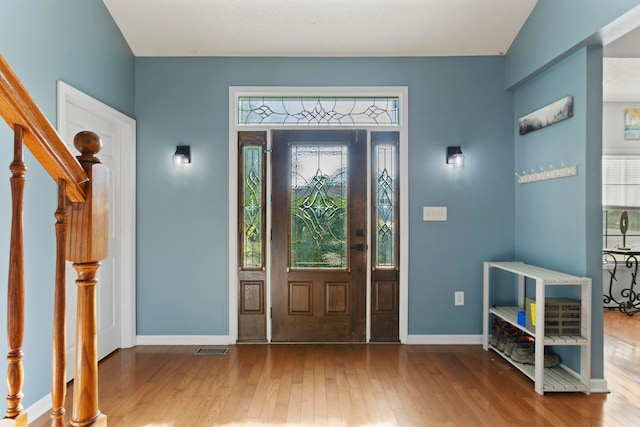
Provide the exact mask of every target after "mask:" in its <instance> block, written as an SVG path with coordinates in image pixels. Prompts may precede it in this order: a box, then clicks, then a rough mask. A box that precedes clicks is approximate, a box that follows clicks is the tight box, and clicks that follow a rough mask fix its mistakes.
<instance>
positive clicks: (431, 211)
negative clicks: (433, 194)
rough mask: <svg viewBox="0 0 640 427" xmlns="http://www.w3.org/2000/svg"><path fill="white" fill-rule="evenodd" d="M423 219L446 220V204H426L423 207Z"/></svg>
mask: <svg viewBox="0 0 640 427" xmlns="http://www.w3.org/2000/svg"><path fill="white" fill-rule="evenodd" d="M422 219H423V220H424V221H446V220H447V207H446V206H424V207H423V208H422Z"/></svg>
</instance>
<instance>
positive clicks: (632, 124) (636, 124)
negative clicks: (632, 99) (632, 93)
mask: <svg viewBox="0 0 640 427" xmlns="http://www.w3.org/2000/svg"><path fill="white" fill-rule="evenodd" d="M624 139H640V108H625V110H624Z"/></svg>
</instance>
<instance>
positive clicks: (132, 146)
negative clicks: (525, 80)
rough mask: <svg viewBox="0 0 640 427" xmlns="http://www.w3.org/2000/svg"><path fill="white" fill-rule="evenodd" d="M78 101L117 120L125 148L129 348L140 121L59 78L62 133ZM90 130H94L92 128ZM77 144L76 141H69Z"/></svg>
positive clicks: (124, 298) (124, 289)
mask: <svg viewBox="0 0 640 427" xmlns="http://www.w3.org/2000/svg"><path fill="white" fill-rule="evenodd" d="M67 104H74V105H76V106H78V107H79V108H81V109H84V110H87V111H91V112H93V113H95V114H96V115H98V116H101V117H105V118H108V119H109V120H110V121H113V122H115V123H117V125H118V127H119V129H120V137H121V140H122V147H121V151H120V159H119V161H120V171H121V176H120V179H121V182H122V183H123V185H122V193H121V207H122V209H121V211H120V215H119V216H118V217H116V218H115V219H114V220H115V221H119V223H120V227H121V230H122V234H121V236H120V238H121V247H120V248H119V249H120V254H121V255H122V260H121V269H120V271H121V274H120V277H117V278H116V280H118V281H119V283H120V285H121V293H120V301H118V302H117V303H119V304H120V313H121V318H120V336H121V341H120V345H121V347H122V348H129V347H133V346H135V345H136V240H135V239H136V185H135V184H136V121H135V120H134V119H132V118H131V117H128V116H126V115H124V114H122V113H121V112H119V111H117V110H115V109H113V108H111V107H109V106H108V105H106V104H103V103H102V102H100V101H98V100H96V99H94V98H92V97H90V96H89V95H87V94H85V93H83V92H81V91H79V90H78V89H75V88H73V87H72V86H69V85H68V84H66V83H64V82H62V81H58V133H60V134H61V135H64V134H66V133H67V129H66V126H67V112H66V105H67ZM89 130H90V129H89ZM65 143H66V144H68V145H70V144H73V141H65Z"/></svg>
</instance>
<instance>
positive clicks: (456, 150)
mask: <svg viewBox="0 0 640 427" xmlns="http://www.w3.org/2000/svg"><path fill="white" fill-rule="evenodd" d="M447 164H452V165H455V167H456V168H458V169H459V168H462V167H463V166H464V154H462V150H461V149H460V147H447Z"/></svg>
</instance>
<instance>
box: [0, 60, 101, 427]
mask: <svg viewBox="0 0 640 427" xmlns="http://www.w3.org/2000/svg"><path fill="white" fill-rule="evenodd" d="M0 115H2V117H3V118H4V120H5V121H6V122H7V124H8V125H9V126H10V127H11V128H12V129H13V131H14V159H13V162H12V163H11V166H10V170H11V173H12V176H11V179H10V182H11V195H12V197H11V198H12V220H11V243H10V244H11V246H10V256H9V283H8V295H7V341H8V347H9V353H8V355H7V361H8V367H7V388H8V389H9V393H8V395H7V411H6V413H5V417H4V418H3V419H2V420H1V421H0V426H2V427H5V426H7V427H27V417H26V413H24V410H23V406H22V397H23V393H22V386H23V382H24V372H23V370H24V368H23V363H22V359H23V353H22V345H23V339H24V321H25V319H24V316H25V313H24V296H25V284H24V248H23V246H24V232H23V199H24V186H25V181H26V180H25V177H24V175H25V173H26V171H27V168H26V165H25V164H24V161H23V156H22V154H23V152H22V150H23V144H24V145H26V147H27V148H28V149H29V151H31V153H32V154H33V155H34V157H35V158H36V160H37V161H38V162H39V163H40V164H41V165H42V166H43V167H44V169H45V170H46V171H47V172H48V173H49V175H50V176H51V177H52V178H53V179H54V181H55V182H56V183H57V184H58V209H57V210H56V213H55V218H56V220H57V221H56V224H55V229H56V277H55V284H54V286H55V291H54V309H53V310H54V319H53V356H52V387H51V396H52V412H51V425H52V426H54V427H58V426H63V425H64V413H65V410H64V399H65V391H66V378H65V370H66V331H65V324H66V319H65V311H66V308H65V305H66V303H65V286H66V283H65V282H66V279H65V274H64V270H65V260H68V261H72V262H73V266H74V268H75V269H76V271H77V280H76V285H77V292H78V301H77V317H76V366H75V379H74V397H73V414H72V420H71V425H72V426H74V427H89V426H91V427H98V426H100V427H102V426H106V425H107V418H106V416H105V415H104V414H102V413H101V412H100V410H99V409H98V359H97V354H98V352H97V349H98V343H97V323H98V322H97V307H96V285H97V283H98V280H97V272H98V269H99V267H100V261H101V260H103V259H104V258H105V257H106V256H107V253H108V217H109V215H108V199H109V197H108V189H109V171H108V170H107V168H106V167H105V166H104V165H103V164H102V163H100V159H98V157H96V154H97V153H98V152H99V151H100V148H101V146H102V145H101V141H100V138H99V137H98V135H96V134H95V133H93V132H88V131H84V132H80V133H79V134H78V135H76V138H75V139H74V145H75V147H76V148H77V149H78V151H79V152H80V153H81V155H80V156H78V158H76V157H74V156H73V154H72V153H71V151H70V150H69V148H68V147H67V146H66V145H65V144H64V142H62V139H60V137H59V136H58V133H57V132H56V131H55V129H54V128H53V126H51V124H50V123H49V121H48V120H47V119H46V117H45V116H44V114H43V113H42V111H40V109H39V108H38V106H37V105H36V103H35V102H34V101H33V99H32V98H31V96H30V95H29V93H28V92H27V90H26V89H25V88H24V86H23V85H22V83H21V82H20V80H19V79H18V77H17V76H16V75H15V73H14V72H13V71H12V70H11V68H10V67H9V65H8V64H7V62H6V61H5V59H4V58H3V57H2V55H0Z"/></svg>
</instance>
